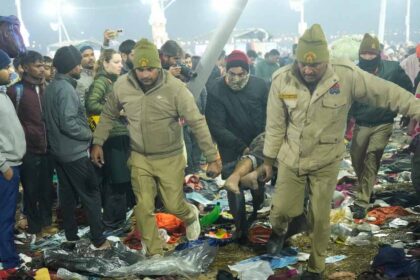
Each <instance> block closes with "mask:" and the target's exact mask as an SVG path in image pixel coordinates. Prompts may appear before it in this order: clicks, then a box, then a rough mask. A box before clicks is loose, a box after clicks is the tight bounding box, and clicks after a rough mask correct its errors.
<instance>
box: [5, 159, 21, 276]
mask: <svg viewBox="0 0 420 280" xmlns="http://www.w3.org/2000/svg"><path fill="white" fill-rule="evenodd" d="M12 168H13V178H12V179H11V180H10V181H7V180H6V179H5V178H4V177H3V174H1V173H0V261H1V263H2V265H3V268H4V269H8V268H14V267H16V266H18V265H19V263H20V259H19V256H18V254H17V252H16V248H15V243H14V235H13V229H14V227H15V213H16V204H17V195H18V192H19V177H20V172H19V171H20V170H19V167H17V166H14V167H12Z"/></svg>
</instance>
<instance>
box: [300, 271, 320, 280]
mask: <svg viewBox="0 0 420 280" xmlns="http://www.w3.org/2000/svg"><path fill="white" fill-rule="evenodd" d="M300 279H301V280H322V273H316V272H310V271H307V270H305V271H304V272H303V273H302V275H301V276H300Z"/></svg>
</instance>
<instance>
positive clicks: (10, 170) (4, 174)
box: [3, 167, 13, 181]
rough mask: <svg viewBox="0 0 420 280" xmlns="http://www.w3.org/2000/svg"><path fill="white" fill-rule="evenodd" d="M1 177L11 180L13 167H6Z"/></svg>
mask: <svg viewBox="0 0 420 280" xmlns="http://www.w3.org/2000/svg"><path fill="white" fill-rule="evenodd" d="M3 177H4V179H6V180H7V181H10V180H12V178H13V169H12V168H11V167H9V169H7V170H6V171H5V172H4V173H3Z"/></svg>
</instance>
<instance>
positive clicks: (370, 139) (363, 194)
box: [350, 123, 394, 208]
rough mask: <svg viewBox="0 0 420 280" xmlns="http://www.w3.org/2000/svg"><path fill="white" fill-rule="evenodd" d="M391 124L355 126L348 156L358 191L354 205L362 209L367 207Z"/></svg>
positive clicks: (390, 131) (389, 134)
mask: <svg viewBox="0 0 420 280" xmlns="http://www.w3.org/2000/svg"><path fill="white" fill-rule="evenodd" d="M393 125H394V124H392V123H386V124H381V125H377V126H372V127H370V126H360V125H356V127H355V128H354V132H353V138H352V141H351V148H350V155H351V162H352V164H353V167H354V170H355V171H356V175H357V178H359V190H358V192H357V197H356V201H355V203H356V204H357V205H359V206H361V207H363V208H367V207H368V206H369V200H370V195H371V194H372V191H373V186H374V185H375V181H376V174H378V170H379V166H380V162H381V158H382V155H383V153H384V150H385V147H386V145H388V142H389V138H390V137H391V135H392V128H393Z"/></svg>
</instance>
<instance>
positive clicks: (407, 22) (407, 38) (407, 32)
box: [405, 0, 411, 44]
mask: <svg viewBox="0 0 420 280" xmlns="http://www.w3.org/2000/svg"><path fill="white" fill-rule="evenodd" d="M410 13H411V0H407V12H406V15H405V42H406V43H407V44H408V43H410Z"/></svg>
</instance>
